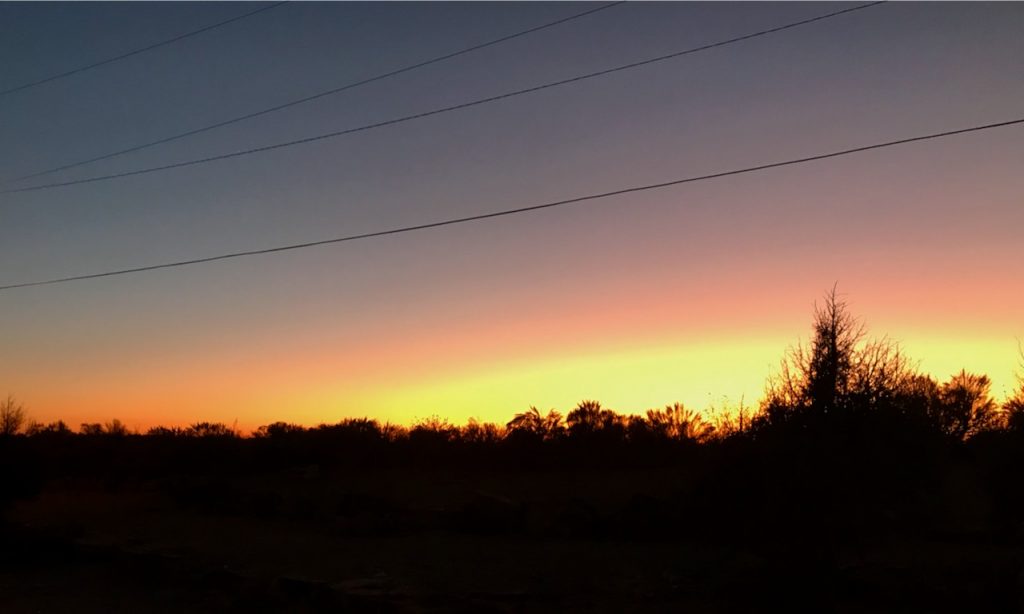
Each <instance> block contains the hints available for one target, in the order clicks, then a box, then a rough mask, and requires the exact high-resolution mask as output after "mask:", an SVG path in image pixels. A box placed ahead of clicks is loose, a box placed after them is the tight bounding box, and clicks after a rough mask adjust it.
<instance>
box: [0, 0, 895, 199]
mask: <svg viewBox="0 0 1024 614" xmlns="http://www.w3.org/2000/svg"><path fill="white" fill-rule="evenodd" d="M881 4H885V0H881V1H878V2H871V3H868V4H861V5H858V6H855V7H851V8H846V9H841V10H838V11H833V12H830V13H827V14H824V15H819V16H817V17H811V18H808V19H802V20H799V21H795V22H791V23H787V24H784V25H781V26H776V27H773V28H767V29H763V30H759V31H757V32H752V33H749V34H745V35H742V36H736V37H732V38H729V39H725V40H721V41H718V42H714V43H709V44H706V45H700V46H698V47H691V48H688V49H683V50H681V51H676V52H673V53H668V54H665V55H660V56H657V57H653V58H648V59H646V60H640V61H637V62H630V63H628V64H622V65H619V66H615V67H612V68H606V69H603V70H598V71H594V72H590V73H586V74H582V75H577V76H575V77H570V78H567V79H560V80H558V81H552V82H549V83H544V84H541V85H536V86H533V87H528V88H523V89H519V90H514V91H511V92H506V93H504V94H498V95H496V96H488V97H485V98H479V99H476V100H471V101H468V102H463V103H459V104H455V105H450V106H445V107H441V108H437V109H432V110H430V111H423V112H420V113H414V114H411V115H405V116H402V117H397V118H392V119H388V120H384V121H379V122H374V123H370V124H365V125H362V126H357V127H355V128H347V129H344V130H335V131H332V132H326V133H322V134H318V135H314V136H310V137H305V138H301V139H295V140H291V141H284V142H281V143H275V144H272V145H263V146H261V147H253V148H250V149H243V150H239V151H234V152H230V153H225V154H219V155H214V156H207V157H203V158H195V159H192V160H185V161H182V162H175V163H171V164H163V165H158V166H151V167H146V168H140V169H135V170H130V171H122V172H117V173H110V174H106V175H97V176H92V177H84V178H81V179H73V180H69V181H57V182H51V183H44V184H39V185H33V186H26V187H22V188H8V189H5V190H0V194H16V193H20V192H33V191H38V190H47V189H53V188H59V187H67V186H73V185H81V184H85V183H95V182H99V181H110V180H114V179H122V178H125V177H133V176H137V175H144V174H149V173H155V172H160V171H167V170H172V169H177V168H183V167H187V166H195V165H198V164H207V163H210V162H215V161H218V160H227V159H230V158H238V157H242V156H248V155H252V154H257V153H263V152H267V151H273V150H277V149H283V148H286V147H294V146H297V145H304V144H308V143H313V142H316V141H322V140H325V139H331V138H336V137H340V136H344V135H348V134H355V133H357V132H365V131H367V130H373V129H376V128H382V127H384V126H392V125H395V124H400V123H404V122H408V121H412V120H416V119H422V118H425V117H431V116H435V115H440V114H442V113H449V112H452V111H457V110H461V109H466V108H470V107H475V106H479V105H483V104H487V103H491V102H496V101H499V100H506V99H509V98H513V97H516V96H522V95H524V94H530V93H534V92H539V91H542V90H547V89H550V88H553V87H558V86H562V85H567V84H570V83H579V82H581V81H585V80H588V79H593V78H596V77H602V76H606V75H610V74H613V73H617V72H621V71H625V70H630V69H633V68H639V67H641V66H647V65H650V64H654V63H657V62H663V61H666V60H670V59H673V58H678V57H682V56H685V55H689V54H693V53H698V52H701V51H707V50H709V49H715V48H718V47H723V46H725V45H731V44H734V43H738V42H741V41H745V40H750V39H753V38H758V37H761V36H766V35H769V34H773V33H776V32H782V31H784V30H789V29H792V28H796V27H799V26H803V25H807V24H811V23H815V22H819V21H823V20H826V19H831V18H834V17H838V16H840V15H846V14H849V13H852V12H855V11H861V10H864V9H867V8H871V7H874V6H878V5H881Z"/></svg>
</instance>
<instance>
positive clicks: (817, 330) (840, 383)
mask: <svg viewBox="0 0 1024 614" xmlns="http://www.w3.org/2000/svg"><path fill="white" fill-rule="evenodd" d="M1022 367H1024V353H1022ZM857 417H860V418H868V417H870V418H874V419H875V420H883V421H888V422H889V423H891V424H894V423H897V422H898V423H902V424H904V425H913V426H916V427H917V428H919V429H921V430H922V431H931V432H933V433H939V434H942V435H943V436H945V437H948V438H950V439H953V440H957V441H964V440H967V439H970V438H972V437H976V436H978V435H980V434H982V433H986V432H996V431H1022V430H1024V378H1020V381H1019V385H1018V387H1017V389H1016V390H1015V391H1014V392H1013V393H1012V394H1011V395H1010V397H1009V398H1007V399H1006V400H1005V401H1004V402H1003V403H998V402H997V401H996V400H995V399H994V398H993V396H992V392H991V380H990V379H989V377H988V376H987V375H983V374H976V373H971V372H968V371H967V370H961V371H960V372H959V373H956V374H954V375H953V376H951V377H950V378H949V379H948V380H947V381H945V382H939V381H938V380H936V379H935V378H934V377H932V376H930V375H927V374H923V373H920V372H919V371H918V370H917V369H916V367H915V365H914V363H913V362H912V361H911V360H910V359H909V358H908V357H907V356H906V355H905V354H904V352H903V351H902V350H901V349H900V347H899V346H898V344H896V343H894V342H892V341H890V340H888V339H886V338H882V339H871V338H868V336H867V332H866V328H865V326H864V325H863V323H862V322H860V321H859V320H858V319H857V318H855V317H854V316H853V315H852V314H851V313H850V311H849V309H848V305H847V304H846V302H845V301H844V300H842V299H841V298H840V297H839V295H838V294H837V292H836V291H835V289H833V290H832V291H831V292H829V293H828V294H826V295H825V297H824V301H823V304H822V305H821V306H816V308H815V312H814V321H813V337H812V339H811V341H810V343H809V344H807V345H803V344H798V345H796V346H794V347H791V348H789V349H788V350H787V351H786V354H785V356H784V358H783V360H782V361H781V365H780V368H779V370H778V372H777V373H776V374H774V375H773V376H771V377H770V378H769V380H768V383H767V385H766V391H765V396H764V398H763V399H762V400H761V402H760V404H759V406H758V407H757V408H747V407H745V406H744V405H743V404H742V403H741V404H740V405H739V406H738V407H734V408H730V407H725V408H722V409H720V410H714V409H712V410H711V411H709V412H706V413H700V412H697V411H694V410H693V409H690V408H686V407H684V406H683V405H682V404H681V403H674V404H671V405H667V406H666V407H664V408H662V409H650V410H647V412H646V413H645V414H642V415H636V414H620V413H617V412H615V411H614V410H611V409H608V408H605V407H603V406H602V405H601V403H600V402H598V401H594V400H584V401H582V402H580V403H579V404H578V405H577V406H576V407H575V408H573V409H572V410H571V411H569V412H568V413H567V414H565V415H564V416H563V414H562V413H560V412H558V411H556V410H554V409H551V410H548V411H546V412H545V411H541V410H539V409H538V408H536V407H533V406H531V407H530V408H528V409H527V410H526V411H523V412H521V413H517V414H516V415H515V416H514V417H512V419H511V420H509V421H508V422H507V423H506V424H495V423H488V422H480V421H478V420H475V419H470V420H469V422H468V423H466V424H465V425H454V424H451V423H449V422H448V421H447V420H446V419H444V418H440V417H437V416H432V417H429V418H426V419H423V420H419V421H417V422H415V423H414V424H412V425H411V426H403V425H397V424H392V423H380V422H378V421H376V420H373V419H370V418H350V419H345V420H342V421H340V422H338V423H336V424H321V425H319V426H315V427H309V428H307V427H303V426H300V425H297V424H290V423H286V422H275V423H272V424H268V425H264V426H261V427H259V428H258V429H256V430H255V431H253V432H252V433H251V435H250V437H251V438H253V439H281V438H296V437H301V436H302V435H303V434H320V435H325V434H332V433H333V434H340V433H344V434H346V435H348V436H363V437H369V438H374V439H380V440H382V441H398V440H403V439H405V440H410V439H411V440H418V439H431V440H440V441H448V442H458V441H465V442H475V443H495V442H499V441H503V440H532V441H538V442H554V441H561V440H565V439H593V438H595V437H598V438H601V439H603V440H606V441H612V440H618V441H623V442H628V441H637V442H650V441H652V440H664V441H676V442H684V443H693V444H702V443H709V442H714V441H721V440H724V439H727V438H730V437H738V436H751V437H753V436H757V435H758V434H759V433H762V432H765V431H771V430H777V429H790V428H800V429H805V430H806V429H808V428H814V427H816V426H817V427H821V426H823V425H824V424H826V423H834V424H841V423H842V422H844V421H849V420H851V419H856V418H857ZM891 424H890V425H891ZM143 434H144V435H145V436H148V437H162V438H167V437H174V438H179V437H180V438H237V437H242V436H243V435H242V433H241V432H240V431H239V430H238V429H236V428H235V427H233V426H228V425H226V424H223V423H211V422H197V423H194V424H192V425H190V426H187V427H164V426H157V427H154V428H151V429H149V430H147V431H146V432H145V433H138V432H134V431H131V430H130V429H129V428H128V427H127V426H126V425H125V424H124V423H122V422H121V421H120V420H118V419H113V420H111V421H109V422H106V423H83V424H81V425H80V427H79V429H78V431H77V433H76V432H75V431H74V430H72V428H71V427H70V426H69V425H68V424H66V423H65V422H63V421H61V420H57V421H54V422H51V423H48V424H43V423H39V422H36V421H33V420H30V419H29V418H28V416H27V413H26V411H25V409H24V407H23V405H22V404H21V403H19V402H18V401H17V400H16V399H15V398H14V397H13V396H11V395H8V397H7V398H6V399H5V400H4V401H2V402H0V436H8V437H9V436H14V435H23V436H27V437H54V436H57V437H68V436H73V435H80V436H89V437H95V436H114V437H126V436H138V435H143Z"/></svg>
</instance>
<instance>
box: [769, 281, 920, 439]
mask: <svg viewBox="0 0 1024 614" xmlns="http://www.w3.org/2000/svg"><path fill="white" fill-rule="evenodd" d="M813 331H814V335H813V338H812V340H811V343H810V345H809V346H807V347H805V346H803V345H802V344H797V345H796V346H795V347H793V348H790V349H789V350H788V351H787V353H786V355H785V357H784V358H783V360H782V363H781V365H780V369H779V372H778V374H776V375H775V376H773V377H771V378H769V380H768V384H767V386H766V391H765V398H764V400H763V401H762V405H761V415H760V416H759V421H760V422H761V423H767V424H774V423H780V422H785V421H787V420H789V419H792V418H794V417H800V416H805V415H808V414H811V415H814V416H817V417H823V416H829V415H832V414H837V413H838V414H848V413H850V412H853V411H870V410H874V409H879V408H886V409H889V408H892V407H893V406H894V404H896V403H897V401H898V400H899V399H900V398H901V397H902V395H903V394H904V392H905V390H906V389H907V387H908V386H909V385H910V384H911V383H912V382H913V381H914V377H915V375H916V373H915V371H914V368H913V367H912V366H911V364H910V362H909V360H908V359H907V358H906V356H905V355H904V354H903V352H902V351H901V350H900V348H899V346H898V345H897V344H895V343H894V342H892V341H891V340H889V339H887V338H882V339H878V340H867V339H866V329H865V327H864V325H863V324H862V323H861V322H860V321H859V320H858V319H857V318H855V317H854V316H853V315H851V314H850V312H849V309H848V306H847V303H846V302H845V301H844V300H842V299H840V298H839V295H838V293H837V292H836V288H835V287H833V288H832V290H830V291H829V292H828V293H826V294H825V296H824V303H823V305H821V306H818V305H815V309H814V324H813Z"/></svg>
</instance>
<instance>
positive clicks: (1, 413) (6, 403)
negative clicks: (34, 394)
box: [0, 395, 25, 436]
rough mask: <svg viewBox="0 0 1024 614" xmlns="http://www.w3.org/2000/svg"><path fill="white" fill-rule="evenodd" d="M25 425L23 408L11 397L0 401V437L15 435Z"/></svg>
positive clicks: (8, 396)
mask: <svg viewBox="0 0 1024 614" xmlns="http://www.w3.org/2000/svg"><path fill="white" fill-rule="evenodd" d="M24 424H25V408H24V407H23V406H22V405H21V403H19V402H18V401H17V400H16V399H15V398H14V397H13V396H12V395H7V398H6V399H4V400H3V401H0V435H3V436H10V435H16V434H17V433H18V431H20V430H21V427H22V426H23V425H24Z"/></svg>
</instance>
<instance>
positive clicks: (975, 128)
mask: <svg viewBox="0 0 1024 614" xmlns="http://www.w3.org/2000/svg"><path fill="white" fill-rule="evenodd" d="M1016 124H1024V117H1022V118H1019V119H1012V120H1009V121H1003V122H997V123H992V124H984V125H981V126H973V127H970V128H960V129H958V130H948V131H946V132H936V133H933V134H926V135H923V136H915V137H910V138H905V139H899V140H896V141H887V142H884V143H876V144H874V145H865V146H862V147H854V148H852V149H843V150H840V151H833V152H830V153H824V154H816V155H813V156H807V157H804V158H795V159H791V160H784V161H782V162H769V163H767V164H759V165H757V166H748V167H746V168H739V169H734V170H729V171H722V172H718V173H711V174H709V175H698V176H695V177H686V178H683V179H673V180H670V181H664V182H661V183H652V184H647V185H642V186H634V187H631V188H623V189H620V190H613V191H611V192H601V193H599V194H589V195H586V196H577V197H574V198H567V199H564V200H558V201H554V202H548V203H543V204H539V205H530V206H527V207H519V208H516V209H504V210H501V211H494V212H492V213H481V214H477V215H470V216H466V217H457V218H449V219H446V220H440V221H437V222H427V223H424V224H417V225H414V226H401V227H399V228H389V229H387V230H378V231H374V232H367V233H362V234H354V235H348V236H344V237H337V238H334V239H322V240H319V241H310V242H308V243H296V244H292V245H282V246H278V247H268V248H263V249H254V250H248V251H242V252H232V253H229V254H221V255H219V256H208V257H205V258H194V259H191V260H180V261H177V262H166V263H163V264H152V265H148V266H140V267H134V268H129V269H119V270H115V271H105V272H103V273H90V274H88V275H75V276H72V277H61V278H58V279H49V280H44V281H29V282H23V283H17V284H9V285H6V286H0V291H3V290H13V289H15V288H27V287H29V286H45V285H51V284H59V283H65V282H69V281H79V280H85V279H96V278H99V277H111V276H114V275H125V274H128V273H141V272H143V271H155V270H157V269H170V268H174V267H182V266H189V265H193V264H203V263H207V262H215V261H217V260H227V259H230V258H241V257H244V256H257V255H260V254H272V253H277V252H285V251H291V250H297V249H305V248H308V247H317V246H320V245H329V244H332V243H344V242H347V241H357V240H359V239H371V238H374V237H383V236H387V235H397V234H402V233H406V232H413V231H416V230H427V229H430V228H439V227H441V226H452V225H455V224H463V223H466V222H476V221H480V220H486V219H491V218H496V217H504V216H509V215H515V214H519V213H529V212H532V211H539V210H541V209H553V208H555V207H561V206H565V205H572V204H576V203H582V202H586V201H591V200H598V199H602V198H609V197H612V196H621V195H623V194H632V193H636V192H645V191H648V190H659V189H663V188H667V187H670V186H676V185H681V184H684V183H695V182H698V181H706V180H709V179H718V178H721V177H730V176H733V175H742V174H745V173H753V172H756V171H763V170H768V169H773V168H779V167H783V166H792V165H796V164H803V163H806V162H814V161H817V160H825V159H827V158H837V157H839V156H847V155H850V154H854V153H859V152H864V151H871V150H875V149H882V148H885V147H893V146H895V145H905V144H907V143H916V142H919V141H928V140H932V139H939V138H943V137H949V136H953V135H957V134H966V133H968V132H979V131H982V130H991V129H994V128H1002V127H1006V126H1013V125H1016Z"/></svg>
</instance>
